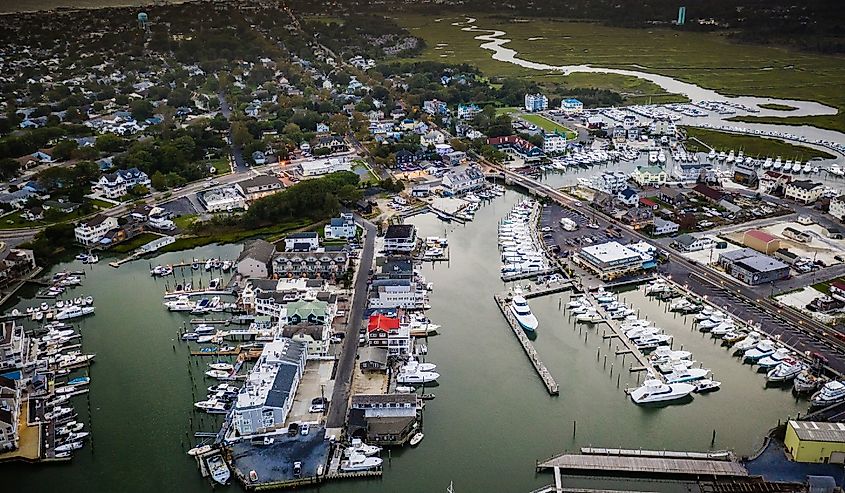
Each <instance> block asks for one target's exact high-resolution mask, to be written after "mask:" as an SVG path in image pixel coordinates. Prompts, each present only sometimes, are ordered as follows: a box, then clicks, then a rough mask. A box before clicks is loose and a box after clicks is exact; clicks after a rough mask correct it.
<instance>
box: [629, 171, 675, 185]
mask: <svg viewBox="0 0 845 493" xmlns="http://www.w3.org/2000/svg"><path fill="white" fill-rule="evenodd" d="M631 178H632V179H633V180H634V181H635V182H637V185H639V186H641V187H645V186H654V187H659V186H661V185H665V184H666V182H667V181H668V180H669V175H668V174H667V173H666V170H665V169H663V167H661V166H637V169H635V170H634V172H633V173H631Z"/></svg>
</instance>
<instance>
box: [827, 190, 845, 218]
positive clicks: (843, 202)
mask: <svg viewBox="0 0 845 493" xmlns="http://www.w3.org/2000/svg"><path fill="white" fill-rule="evenodd" d="M828 212H830V215H831V216H833V217H835V218H836V219H839V220H840V221H842V220H843V219H845V195H840V196H838V197H836V198H834V199H833V200H831V201H830V208H829V209H828Z"/></svg>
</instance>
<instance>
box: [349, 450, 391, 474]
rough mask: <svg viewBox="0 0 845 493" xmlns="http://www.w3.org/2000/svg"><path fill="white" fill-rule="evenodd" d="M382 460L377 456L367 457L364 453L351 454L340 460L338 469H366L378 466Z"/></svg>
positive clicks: (351, 470) (350, 470)
mask: <svg viewBox="0 0 845 493" xmlns="http://www.w3.org/2000/svg"><path fill="white" fill-rule="evenodd" d="M381 463H382V460H381V459H380V458H378V457H367V456H366V455H364V454H352V455H350V456H349V458H348V459H347V460H344V461H341V463H340V470H341V471H343V472H353V471H367V470H369V469H375V468H376V467H380V466H381Z"/></svg>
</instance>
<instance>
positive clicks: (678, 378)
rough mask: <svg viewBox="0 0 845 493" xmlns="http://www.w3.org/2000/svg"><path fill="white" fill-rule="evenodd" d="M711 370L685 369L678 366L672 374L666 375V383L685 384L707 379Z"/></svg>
mask: <svg viewBox="0 0 845 493" xmlns="http://www.w3.org/2000/svg"><path fill="white" fill-rule="evenodd" d="M708 373H710V370H708V369H707V368H685V367H683V366H676V367H675V369H674V370H673V371H672V373H669V374H668V375H666V383H684V382H692V381H694V380H701V379H702V378H705V377H706V376H707V374H708Z"/></svg>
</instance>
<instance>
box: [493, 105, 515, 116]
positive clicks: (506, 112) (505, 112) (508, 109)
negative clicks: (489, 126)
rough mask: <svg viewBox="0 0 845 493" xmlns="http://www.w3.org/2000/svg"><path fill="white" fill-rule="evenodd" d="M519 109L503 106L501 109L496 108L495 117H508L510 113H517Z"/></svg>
mask: <svg viewBox="0 0 845 493" xmlns="http://www.w3.org/2000/svg"><path fill="white" fill-rule="evenodd" d="M519 111H520V109H519V108H517V107H516V106H505V107H502V108H496V116H499V115H510V114H511V113H517V112H519Z"/></svg>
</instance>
